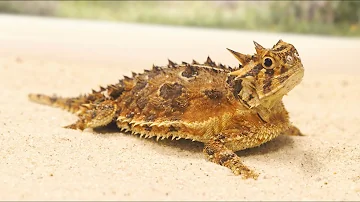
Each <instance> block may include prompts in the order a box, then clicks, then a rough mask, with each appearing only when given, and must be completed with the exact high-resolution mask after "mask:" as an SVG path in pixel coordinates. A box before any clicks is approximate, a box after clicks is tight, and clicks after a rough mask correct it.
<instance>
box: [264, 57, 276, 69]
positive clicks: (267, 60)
mask: <svg viewBox="0 0 360 202" xmlns="http://www.w3.org/2000/svg"><path fill="white" fill-rule="evenodd" d="M273 64H274V61H273V59H272V58H270V57H265V58H264V60H263V66H264V67H265V68H266V69H272V68H274V67H273V66H274V65H273Z"/></svg>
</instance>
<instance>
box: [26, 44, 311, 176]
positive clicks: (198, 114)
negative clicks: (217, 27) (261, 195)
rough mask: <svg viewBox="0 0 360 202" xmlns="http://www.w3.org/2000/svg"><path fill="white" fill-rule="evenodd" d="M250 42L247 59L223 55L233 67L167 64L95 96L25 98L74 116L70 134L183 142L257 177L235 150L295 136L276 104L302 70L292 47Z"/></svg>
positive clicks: (236, 171) (297, 132)
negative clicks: (109, 132) (100, 131)
mask: <svg viewBox="0 0 360 202" xmlns="http://www.w3.org/2000/svg"><path fill="white" fill-rule="evenodd" d="M254 44H255V50H256V53H255V54H254V55H246V54H241V53H238V52H235V51H233V50H230V49H228V50H229V51H230V52H231V53H232V54H233V55H234V56H235V58H236V59H237V60H239V62H240V63H241V64H240V65H239V67H235V68H233V67H230V66H224V65H222V64H216V63H215V62H213V61H212V60H211V59H210V58H209V57H208V58H207V60H206V62H205V63H203V64H200V63H198V62H196V61H192V63H191V64H189V63H186V62H182V63H181V64H176V63H174V62H172V61H170V60H169V64H168V65H167V66H163V67H160V66H153V68H152V70H145V71H144V73H141V74H136V73H133V75H132V77H131V78H130V77H127V76H124V78H123V79H122V80H119V82H118V83H116V84H113V85H108V86H107V87H100V90H99V91H95V90H92V92H91V93H89V94H87V95H80V96H78V97H74V98H62V97H57V96H47V95H42V94H29V99H30V100H32V101H34V102H38V103H41V104H47V105H51V106H55V107H61V108H63V109H66V110H68V111H70V112H72V113H75V114H76V115H78V117H79V119H78V121H77V122H75V123H73V124H71V125H68V126H65V128H70V129H80V130H84V129H85V128H96V127H102V126H106V125H108V124H110V123H111V122H114V123H116V125H117V126H118V127H119V128H120V129H121V130H124V131H130V132H131V133H132V134H138V135H140V137H143V136H144V137H146V138H151V137H156V139H157V140H158V139H164V138H169V137H171V138H172V139H174V138H176V139H180V138H186V139H191V140H193V141H200V142H203V143H204V149H203V152H204V154H205V156H207V158H208V159H209V160H210V161H212V162H214V163H216V164H220V165H222V166H225V167H227V168H229V169H231V170H232V172H233V173H234V174H235V175H242V176H243V178H254V179H257V177H258V175H259V174H258V173H256V172H255V171H253V170H252V169H249V168H248V167H247V166H245V165H244V164H243V163H242V161H241V159H240V157H239V156H237V155H236V154H235V153H234V152H235V151H238V150H243V149H247V148H252V147H256V146H259V145H261V144H263V143H265V142H268V141H270V140H272V139H273V138H275V137H277V136H278V135H280V134H288V135H301V132H300V130H299V129H297V128H296V127H295V126H293V125H292V124H291V123H290V121H289V116H288V112H287V111H286V109H285V108H284V105H283V102H282V98H283V96H284V95H286V94H287V93H288V92H289V91H290V90H292V89H293V88H294V87H295V86H296V85H297V84H299V83H300V81H301V79H302V77H303V75H304V68H303V65H302V63H301V60H300V57H299V55H298V52H297V50H296V49H295V47H294V46H293V45H291V44H289V43H286V42H284V41H282V40H279V41H278V42H277V43H276V44H275V45H274V46H273V47H272V48H271V49H266V48H264V47H262V46H261V45H260V44H258V43H256V42H255V41H254Z"/></svg>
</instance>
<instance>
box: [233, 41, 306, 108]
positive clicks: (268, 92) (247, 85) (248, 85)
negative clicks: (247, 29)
mask: <svg viewBox="0 0 360 202" xmlns="http://www.w3.org/2000/svg"><path fill="white" fill-rule="evenodd" d="M254 44H255V50H256V53H255V54H254V55H245V54H241V53H238V52H235V51H233V50H230V49H228V50H229V51H230V52H231V53H232V54H233V55H234V56H235V57H236V59H238V60H239V61H240V63H241V64H242V67H241V68H240V69H238V70H236V71H233V72H231V73H230V76H236V78H235V79H236V80H241V87H242V88H241V90H240V91H239V97H240V98H241V99H240V100H241V101H242V102H243V103H244V104H245V105H247V106H248V107H250V108H252V107H256V106H258V105H263V106H265V107H266V108H271V107H272V105H273V104H274V102H275V101H277V100H280V99H281V98H282V97H283V96H284V95H285V94H287V93H288V92H289V91H290V90H292V89H293V88H294V87H295V86H296V85H297V84H299V83H300V81H301V79H302V77H303V75H304V68H303V65H302V63H301V60H300V57H299V54H298V52H297V50H296V49H295V47H294V46H293V45H292V44H289V43H286V42H284V41H282V40H279V41H278V42H277V43H276V44H275V45H274V46H273V47H272V48H271V49H267V48H264V47H262V46H261V45H260V44H258V43H256V42H255V41H254Z"/></svg>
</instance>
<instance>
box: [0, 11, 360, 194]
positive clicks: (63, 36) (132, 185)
mask: <svg viewBox="0 0 360 202" xmlns="http://www.w3.org/2000/svg"><path fill="white" fill-rule="evenodd" d="M0 30H1V32H0V33H1V34H0V44H1V45H0V47H1V48H0V86H1V91H0V159H1V160H0V162H1V163H0V171H1V172H0V181H1V183H0V200H359V199H360V166H359V164H360V148H359V143H360V135H359V134H360V126H359V125H360V118H359V112H360V110H359V109H360V108H359V105H358V103H359V100H360V83H359V80H360V76H359V72H360V71H359V69H360V67H359V51H360V48H359V47H360V40H359V39H346V38H337V37H320V36H311V35H308V36H299V35H291V34H283V33H261V32H248V31H232V30H227V31H225V30H216V29H197V28H181V27H171V26H168V27H166V26H155V25H134V24H125V23H110V22H90V21H75V20H74V21H73V20H60V19H47V18H37V17H14V16H7V15H1V16H0ZM280 38H281V39H283V40H284V41H287V42H290V43H292V44H294V45H295V46H296V47H297V49H298V51H299V53H300V56H301V58H302V61H303V64H304V66H305V69H306V70H305V76H304V79H303V81H302V83H301V84H300V85H299V86H297V87H296V88H295V89H294V90H293V91H291V92H290V93H289V94H288V96H286V97H285V98H284V102H285V105H286V107H287V109H288V110H289V112H290V116H291V121H292V122H293V123H294V124H295V125H296V126H298V127H299V128H300V129H301V130H302V131H303V132H304V133H305V134H306V136H304V137H288V136H280V137H278V138H276V139H275V140H273V141H271V142H269V143H267V144H264V145H262V146H261V147H258V148H254V149H249V150H246V151H240V152H238V155H240V156H241V157H242V159H243V161H244V163H245V164H246V165H248V166H250V167H251V168H254V169H255V170H256V171H258V172H260V173H261V175H260V177H259V179H258V180H256V181H255V180H242V179H241V177H239V176H234V175H233V174H232V173H231V172H230V170H228V169H227V168H225V167H222V166H218V165H216V164H213V163H211V162H208V161H207V160H206V159H205V158H204V156H203V154H202V146H203V145H202V144H201V143H197V142H191V141H187V140H179V141H169V140H164V141H159V142H157V141H155V140H153V139H140V138H138V137H137V136H131V135H126V134H123V133H120V132H118V131H117V130H114V129H111V130H100V131H92V130H86V131H83V132H81V131H75V130H69V129H64V128H62V126H64V125H68V124H70V123H72V122H74V121H75V120H76V117H75V116H74V115H72V114H69V113H67V112H65V111H62V110H60V109H56V108H50V107H47V106H42V105H38V104H35V103H31V102H29V101H28V99H27V94H28V93H45V94H54V93H56V94H58V95H62V96H76V95H78V94H80V93H87V92H90V90H91V89H93V88H94V89H98V87H99V85H107V84H111V83H115V82H117V80H118V79H120V78H122V76H123V75H131V71H134V72H142V71H143V69H145V68H147V69H149V68H151V66H152V64H153V63H155V64H158V65H164V64H166V63H167V59H168V58H170V59H172V60H173V61H175V62H181V61H191V60H192V59H193V58H194V59H196V60H198V61H202V60H205V59H206V57H207V56H208V55H210V56H211V57H212V59H213V60H214V61H216V62H218V61H221V62H223V63H225V64H229V65H236V64H237V62H236V60H235V58H233V56H231V54H229V53H228V52H227V50H226V48H231V49H234V50H237V51H239V52H243V53H249V54H251V53H253V52H254V49H253V44H252V40H255V41H257V42H258V43H260V44H262V45H263V46H265V47H271V46H272V45H273V44H274V43H276V42H277V41H278V40H279V39H280Z"/></svg>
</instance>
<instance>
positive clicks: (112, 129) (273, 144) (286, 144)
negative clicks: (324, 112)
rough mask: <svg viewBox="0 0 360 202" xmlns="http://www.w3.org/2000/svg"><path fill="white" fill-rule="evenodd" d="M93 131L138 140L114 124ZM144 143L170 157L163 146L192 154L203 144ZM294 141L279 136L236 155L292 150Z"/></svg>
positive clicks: (106, 135)
mask: <svg viewBox="0 0 360 202" xmlns="http://www.w3.org/2000/svg"><path fill="white" fill-rule="evenodd" d="M93 131H94V132H95V133H97V134H105V135H101V137H104V138H110V137H116V136H119V135H128V136H131V137H134V138H138V139H139V137H138V135H131V133H129V132H119V128H118V127H117V126H116V124H115V123H114V124H109V125H107V126H106V127H100V128H96V129H93ZM142 140H144V141H149V142H151V143H152V144H159V147H154V148H155V149H157V150H158V152H160V153H164V154H167V155H171V154H169V153H171V152H169V150H168V149H164V146H165V147H167V148H171V150H174V149H176V150H179V149H180V150H182V151H188V152H193V153H202V150H203V147H204V144H203V143H202V142H197V141H192V140H188V139H179V140H171V139H164V140H159V141H157V140H156V138H155V137H152V138H142ZM293 145H294V140H293V139H292V137H290V136H287V135H280V136H279V137H277V138H275V139H273V140H271V141H269V142H267V143H264V144H262V145H261V146H259V147H255V148H249V149H245V150H241V151H237V152H236V154H237V155H239V156H240V157H241V156H245V157H246V156H255V155H263V154H269V153H273V152H277V151H278V150H281V149H286V148H293V147H294V146H293Z"/></svg>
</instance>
